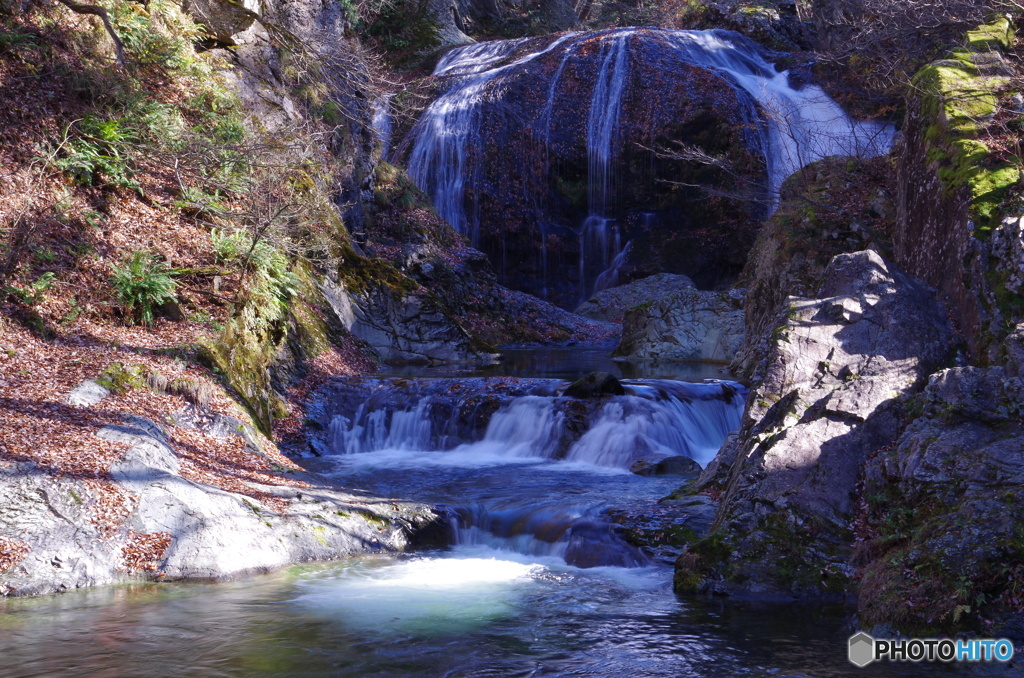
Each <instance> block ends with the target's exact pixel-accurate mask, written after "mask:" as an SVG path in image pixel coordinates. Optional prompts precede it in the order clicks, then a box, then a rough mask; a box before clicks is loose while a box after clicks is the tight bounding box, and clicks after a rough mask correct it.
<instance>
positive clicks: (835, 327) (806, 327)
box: [688, 251, 953, 595]
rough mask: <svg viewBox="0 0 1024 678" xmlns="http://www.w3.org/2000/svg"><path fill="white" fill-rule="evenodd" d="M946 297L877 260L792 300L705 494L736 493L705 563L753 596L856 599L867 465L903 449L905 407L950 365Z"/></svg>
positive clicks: (833, 267) (841, 269)
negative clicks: (854, 557) (856, 550)
mask: <svg viewBox="0 0 1024 678" xmlns="http://www.w3.org/2000/svg"><path fill="white" fill-rule="evenodd" d="M934 297H935V295H934V291H933V290H932V289H931V288H929V287H927V286H926V285H924V284H923V283H921V282H920V281H918V280H915V279H913V278H911V277H910V276H907V275H905V274H903V273H901V272H900V271H899V270H897V269H896V268H895V267H894V266H892V265H891V264H889V263H888V262H886V261H884V260H883V259H882V258H881V257H880V256H879V255H878V254H877V253H875V252H873V251H862V252H856V253H852V254H843V255H839V256H837V257H835V258H834V259H833V260H832V263H831V264H830V265H829V267H828V269H827V270H826V273H825V280H824V284H823V285H822V287H821V290H820V291H819V294H818V298H816V299H800V298H792V297H791V298H790V299H789V300H788V303H787V305H786V308H785V309H783V310H782V313H781V314H780V316H779V319H778V326H777V327H776V329H775V331H774V332H772V337H771V340H772V344H771V349H770V352H769V354H768V356H767V361H766V363H767V366H768V367H767V372H766V374H765V377H764V380H763V382H762V383H761V384H760V385H759V386H758V387H757V388H756V389H754V391H753V392H752V393H751V395H750V397H749V399H748V410H747V412H746V414H745V416H744V422H743V426H742V428H741V431H740V434H739V435H738V436H737V437H736V438H734V439H730V440H729V441H727V444H726V445H725V446H724V447H723V450H722V452H720V455H726V456H731V457H733V460H732V461H731V463H719V464H717V465H716V467H717V469H718V472H717V474H716V475H715V476H714V477H703V478H702V485H703V486H704V487H708V486H717V487H718V488H719V489H722V490H724V491H725V497H724V499H723V505H722V511H721V513H720V515H719V519H718V524H717V529H718V532H717V534H716V539H718V540H720V541H719V543H720V544H724V545H725V548H716V549H712V550H710V551H708V552H705V553H704V554H703V556H702V558H701V561H702V562H701V563H700V564H699V565H697V566H695V565H694V563H693V562H689V564H688V566H689V567H700V568H704V571H705V573H706V574H711V573H713V574H711V579H712V580H713V581H712V582H711V583H710V585H711V586H712V587H714V588H718V589H720V590H723V591H730V592H741V591H742V592H745V593H748V594H777V593H779V592H794V593H798V594H813V595H817V594H821V593H823V592H827V591H834V592H841V591H844V590H845V588H846V586H847V584H848V577H849V575H850V574H851V573H852V572H851V570H850V568H849V566H848V560H849V546H850V543H849V537H848V529H849V521H850V519H851V517H852V514H853V510H854V503H853V496H854V489H855V487H856V484H857V480H858V477H859V474H860V473H861V469H862V468H863V465H864V462H865V460H866V459H867V458H868V456H869V455H870V454H871V453H872V452H874V451H876V450H878V449H881V448H883V447H884V446H886V445H888V444H890V443H892V442H893V441H895V440H896V438H897V437H898V435H899V430H900V423H901V418H900V410H899V408H900V406H901V404H902V403H903V401H904V399H905V397H906V396H908V395H911V394H914V393H917V392H919V391H920V390H921V389H922V388H923V387H924V385H925V383H926V380H927V376H928V375H929V374H930V373H932V372H933V371H934V370H935V369H936V368H937V367H939V366H940V365H941V364H942V363H943V362H944V361H945V360H946V359H947V356H948V355H949V352H950V344H951V340H952V337H953V335H952V332H951V330H950V327H949V324H948V321H947V319H946V314H945V311H944V309H943V307H942V306H941V305H940V304H939V303H938V302H937V300H936V299H935V298H934Z"/></svg>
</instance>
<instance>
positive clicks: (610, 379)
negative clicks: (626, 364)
mask: <svg viewBox="0 0 1024 678" xmlns="http://www.w3.org/2000/svg"><path fill="white" fill-rule="evenodd" d="M625 394H626V389H624V388H623V387H622V383H621V382H619V380H618V379H616V378H615V375H613V374H608V373H607V372H591V373H590V374H588V375H587V376H585V377H583V378H582V379H579V380H577V381H574V382H573V383H572V384H570V385H569V387H568V388H567V389H565V392H564V393H563V394H562V395H564V396H566V397H568V398H598V397H600V396H604V395H625Z"/></svg>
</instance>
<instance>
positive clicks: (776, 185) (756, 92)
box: [664, 31, 895, 203]
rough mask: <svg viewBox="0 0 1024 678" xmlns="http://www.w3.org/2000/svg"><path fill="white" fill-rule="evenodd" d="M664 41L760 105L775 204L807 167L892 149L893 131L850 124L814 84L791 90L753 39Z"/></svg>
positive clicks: (684, 35) (669, 34)
mask: <svg viewBox="0 0 1024 678" xmlns="http://www.w3.org/2000/svg"><path fill="white" fill-rule="evenodd" d="M664 36H665V38H666V39H667V40H669V41H670V42H671V43H672V44H674V45H675V46H676V47H677V48H678V49H680V50H681V51H684V52H685V53H686V54H687V55H688V57H689V59H690V60H691V63H693V64H694V65H697V66H701V67H704V68H707V69H708V70H711V71H714V72H717V73H721V74H722V75H723V76H725V77H726V78H727V79H728V80H729V81H730V82H732V83H735V84H736V85H738V86H739V87H740V88H741V89H742V90H743V91H744V92H746V93H747V94H749V95H750V96H751V97H752V98H753V99H754V100H755V101H756V102H757V103H758V104H759V105H760V106H761V108H762V110H763V111H764V116H765V118H766V120H767V138H764V135H763V133H762V140H761V152H762V153H763V154H764V156H765V161H766V163H767V166H768V194H769V196H770V198H771V200H772V201H773V203H776V202H777V201H778V195H779V189H780V188H781V187H782V183H783V182H784V181H785V180H786V178H787V177H788V176H789V175H791V174H792V173H793V172H795V171H797V170H798V169H800V168H801V167H803V166H805V165H808V164H810V163H812V162H815V161H817V160H821V159H822V158H826V157H828V156H830V155H862V156H867V157H871V156H876V155H882V154H884V153H887V152H888V151H889V147H890V146H891V145H892V139H893V135H894V133H895V132H894V130H893V129H892V127H891V126H888V125H882V124H879V123H873V122H857V121H854V120H852V119H850V118H849V117H848V116H847V115H846V113H845V112H843V109H842V108H840V107H839V104H837V103H836V102H835V101H833V100H832V98H831V97H829V96H828V94H826V93H825V91H824V90H822V89H821V88H820V87H817V86H815V85H805V86H804V87H803V88H801V89H793V88H792V87H791V86H790V84H789V71H782V72H778V71H776V70H775V66H774V65H773V64H771V63H770V62H768V61H767V60H766V59H765V57H764V56H763V55H762V53H761V51H760V50H759V49H758V48H757V46H756V45H755V44H754V43H752V42H750V41H749V40H746V39H744V38H738V37H737V36H729V37H726V34H724V33H723V32H721V31H665V33H664ZM744 43H746V44H744Z"/></svg>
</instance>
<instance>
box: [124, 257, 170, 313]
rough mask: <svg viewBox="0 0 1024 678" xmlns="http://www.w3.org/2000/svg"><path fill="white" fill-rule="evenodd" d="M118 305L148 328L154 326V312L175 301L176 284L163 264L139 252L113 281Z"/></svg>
mask: <svg viewBox="0 0 1024 678" xmlns="http://www.w3.org/2000/svg"><path fill="white" fill-rule="evenodd" d="M111 282H112V283H113V285H114V289H115V290H116V292H117V301H118V302H119V303H121V304H122V305H124V306H125V307H126V308H128V309H130V310H131V312H132V313H133V314H134V315H135V316H136V317H137V318H138V319H139V320H140V321H141V322H143V323H145V324H146V325H152V324H153V310H154V308H155V307H157V306H159V305H160V304H163V303H165V302H168V301H172V300H173V299H174V288H175V286H176V283H175V281H174V278H172V277H171V274H170V273H168V272H167V267H166V266H165V265H164V263H163V262H162V261H160V260H159V259H157V258H156V257H155V256H154V255H152V254H150V253H149V252H144V251H142V250H136V251H135V252H134V253H133V254H132V256H131V259H129V260H128V263H126V264H125V265H124V266H115V267H114V275H113V277H112V279H111Z"/></svg>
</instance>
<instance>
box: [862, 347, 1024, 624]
mask: <svg viewBox="0 0 1024 678" xmlns="http://www.w3.org/2000/svg"><path fill="white" fill-rule="evenodd" d="M1021 389H1022V383H1021V380H1020V379H1019V378H1009V377H1008V375H1007V374H1006V372H1005V371H1004V370H1003V368H1000V367H989V368H976V367H961V368H954V369H948V370H943V371H941V372H938V373H937V374H935V375H934V376H933V377H932V378H931V380H930V382H929V384H928V387H927V389H926V390H925V392H924V393H923V394H922V395H921V396H919V398H918V407H919V408H920V416H918V417H917V419H915V420H914V422H913V423H912V424H911V425H910V426H909V427H908V428H907V429H906V431H905V432H904V433H903V435H902V436H901V437H900V439H899V440H898V441H897V442H896V443H895V444H894V445H891V446H890V447H888V448H886V449H884V450H882V451H881V452H879V453H878V454H877V455H875V456H874V457H873V458H871V459H870V460H869V461H868V463H867V465H866V467H865V470H864V486H863V493H862V495H861V507H860V517H859V520H858V522H857V526H858V527H859V528H860V530H859V534H858V540H857V542H858V543H857V547H856V551H855V561H854V562H855V563H856V564H857V565H858V566H861V567H863V568H864V569H863V576H862V582H861V590H860V600H859V607H860V616H861V619H862V620H863V622H864V623H865V624H866V625H874V624H893V625H897V626H900V627H901V628H906V629H914V630H922V631H923V630H925V629H930V628H935V627H936V626H945V627H957V626H959V627H961V628H965V627H967V628H969V627H972V626H976V625H978V624H979V623H981V621H982V620H984V619H987V620H988V622H989V623H996V624H998V625H999V626H1000V627H1001V628H1002V629H1004V630H1005V631H1008V632H1010V633H1012V634H1014V635H1016V634H1019V632H1020V629H1021V626H1020V619H1021V617H1020V614H1019V612H1020V599H1019V594H1018V593H1017V592H1016V589H1017V586H1018V583H1017V582H1019V581H1021V577H1022V576H1024V542H1022V539H1021V537H1022V534H1021V525H1022V524H1024V514H1022V512H1021V505H1022V504H1021V500H1022V498H1024V497H1022V494H1024V418H1022V403H1024V392H1022V391H1021ZM907 571H913V572H915V576H914V577H907V576H906V575H905V574H904V573H905V572H907ZM1013 611H1016V613H1017V614H1016V615H1014V614H1013V613H1012V612H1013Z"/></svg>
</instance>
